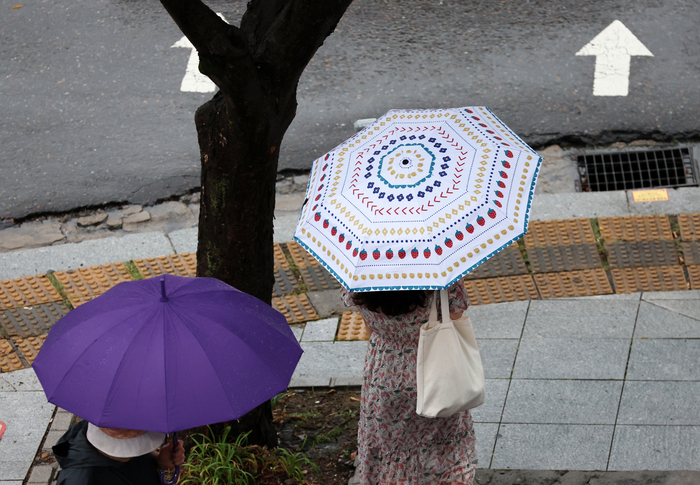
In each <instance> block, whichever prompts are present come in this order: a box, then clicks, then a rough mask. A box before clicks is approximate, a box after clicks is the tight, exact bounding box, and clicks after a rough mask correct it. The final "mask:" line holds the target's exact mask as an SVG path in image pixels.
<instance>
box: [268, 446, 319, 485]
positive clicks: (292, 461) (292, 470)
mask: <svg viewBox="0 0 700 485" xmlns="http://www.w3.org/2000/svg"><path fill="white" fill-rule="evenodd" d="M275 458H276V460H275V461H276V464H275V467H276V468H278V469H282V470H284V472H285V473H286V474H287V476H288V477H289V478H291V479H292V480H294V481H295V482H297V483H299V484H302V483H304V481H305V477H304V468H303V467H311V468H313V469H314V471H315V472H316V473H320V472H321V470H319V468H318V466H317V465H316V464H315V463H314V462H312V461H311V460H309V459H308V458H307V457H305V456H304V454H303V453H301V452H299V453H292V452H291V451H289V450H285V449H283V448H278V449H277V450H276V451H275Z"/></svg>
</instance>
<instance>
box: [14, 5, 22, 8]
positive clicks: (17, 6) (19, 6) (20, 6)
mask: <svg viewBox="0 0 700 485" xmlns="http://www.w3.org/2000/svg"><path fill="white" fill-rule="evenodd" d="M22 7H24V5H13V6H12V8H22Z"/></svg>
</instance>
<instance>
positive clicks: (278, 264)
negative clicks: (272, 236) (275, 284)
mask: <svg viewBox="0 0 700 485" xmlns="http://www.w3.org/2000/svg"><path fill="white" fill-rule="evenodd" d="M290 244H291V243H290ZM273 254H274V258H275V263H274V264H275V268H280V269H289V261H288V260H287V255H286V254H284V249H283V246H282V244H280V243H275V244H274V245H273Z"/></svg>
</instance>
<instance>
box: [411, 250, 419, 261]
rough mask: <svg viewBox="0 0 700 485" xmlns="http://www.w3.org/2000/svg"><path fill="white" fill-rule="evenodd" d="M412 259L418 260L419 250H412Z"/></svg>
mask: <svg viewBox="0 0 700 485" xmlns="http://www.w3.org/2000/svg"><path fill="white" fill-rule="evenodd" d="M411 257H412V258H413V259H416V258H417V257H418V250H417V249H416V248H413V249H411Z"/></svg>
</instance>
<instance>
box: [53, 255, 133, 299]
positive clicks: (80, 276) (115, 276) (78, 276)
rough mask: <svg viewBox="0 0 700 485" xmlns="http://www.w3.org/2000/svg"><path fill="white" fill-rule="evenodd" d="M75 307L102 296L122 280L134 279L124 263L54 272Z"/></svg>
mask: <svg viewBox="0 0 700 485" xmlns="http://www.w3.org/2000/svg"><path fill="white" fill-rule="evenodd" d="M54 276H55V277H56V278H57V279H58V281H59V282H60V283H61V285H63V289H64V291H65V293H66V296H67V297H68V300H70V302H71V305H73V307H74V308H75V307H77V306H79V305H82V304H83V303H85V302H88V301H90V300H92V299H93V298H95V297H96V296H100V295H101V294H102V293H104V292H105V291H107V290H109V289H110V288H112V287H113V286H115V285H117V284H118V283H121V282H122V281H132V278H131V275H130V274H129V271H127V269H126V266H124V264H123V263H112V264H105V265H102V266H93V267H91V268H80V269H73V270H69V271H60V272H57V273H54Z"/></svg>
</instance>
